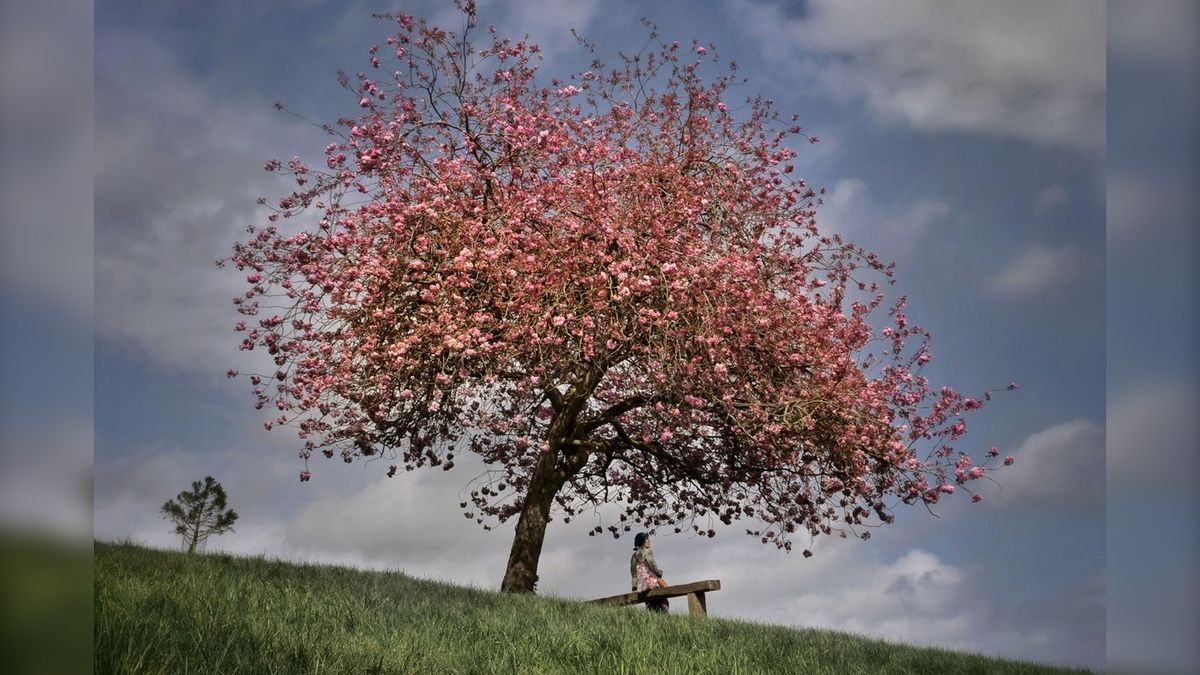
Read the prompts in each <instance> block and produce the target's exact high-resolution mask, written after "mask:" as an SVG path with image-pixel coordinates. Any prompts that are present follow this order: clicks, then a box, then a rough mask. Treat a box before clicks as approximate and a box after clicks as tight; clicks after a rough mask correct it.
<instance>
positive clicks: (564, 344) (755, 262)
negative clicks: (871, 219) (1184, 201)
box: [230, 15, 1015, 554]
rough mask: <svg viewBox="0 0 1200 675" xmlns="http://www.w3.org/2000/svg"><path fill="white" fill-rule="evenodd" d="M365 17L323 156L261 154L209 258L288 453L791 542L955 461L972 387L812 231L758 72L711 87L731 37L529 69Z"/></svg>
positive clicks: (812, 200) (525, 60)
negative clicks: (240, 229)
mask: <svg viewBox="0 0 1200 675" xmlns="http://www.w3.org/2000/svg"><path fill="white" fill-rule="evenodd" d="M392 18H393V19H394V20H395V23H396V26H397V29H398V32H397V33H396V34H395V35H393V36H392V37H391V38H389V39H388V40H387V44H388V45H389V46H390V48H394V50H393V49H389V50H388V51H389V54H390V52H391V51H394V53H395V60H396V61H397V62H398V63H396V64H395V65H394V67H392V66H390V65H389V66H387V67H385V65H386V64H387V63H388V62H389V61H390V60H391V58H392V57H391V56H390V55H389V56H387V57H386V58H385V56H384V54H383V52H381V50H380V48H379V47H375V48H373V49H372V50H371V59H372V66H374V67H376V68H379V69H380V70H381V71H382V72H394V73H395V75H394V77H392V76H388V77H383V78H381V79H378V80H376V79H372V78H368V77H367V76H366V75H365V74H362V73H360V74H359V78H358V79H359V83H358V84H357V85H353V86H352V85H349V80H350V78H349V77H348V76H346V75H343V76H342V78H343V84H346V85H347V87H348V88H349V89H351V90H352V91H354V92H355V96H356V97H357V98H358V103H359V105H360V106H362V109H361V114H360V116H359V117H357V118H354V119H345V120H342V121H341V122H340V126H341V127H342V128H343V130H344V131H343V132H342V133H341V136H342V138H341V139H340V140H338V141H335V142H334V143H331V144H330V145H329V146H328V147H327V148H326V149H325V154H326V157H327V161H326V163H325V165H326V166H327V167H328V171H325V170H320V169H314V168H311V167H309V166H308V165H306V164H304V163H303V162H301V161H300V160H299V159H293V160H292V161H291V162H289V163H287V165H286V166H285V165H284V164H283V163H281V162H278V161H272V162H268V163H267V165H266V168H267V169H268V170H270V171H276V172H281V173H284V174H288V175H291V176H293V177H294V178H295V179H296V181H297V185H298V187H299V189H298V190H297V191H295V192H293V193H291V194H289V195H285V196H284V197H283V198H282V199H281V200H279V201H278V204H279V207H278V208H276V209H273V212H272V213H271V214H270V216H269V218H268V219H269V221H270V222H269V224H268V225H267V226H265V227H263V228H256V227H251V228H250V234H251V236H250V238H249V239H248V240H247V241H246V242H243V243H239V244H237V245H236V246H235V249H234V253H233V255H232V257H231V258H230V261H231V262H232V263H233V264H234V265H235V266H236V268H237V269H238V270H243V271H248V272H249V274H248V276H247V277H246V282H247V283H248V284H249V289H248V290H247V291H246V292H245V294H243V295H241V296H239V297H238V298H236V299H235V300H234V304H235V305H236V306H237V309H238V312H239V313H240V314H241V315H243V316H245V317H260V316H262V314H265V313H273V315H272V316H271V317H270V318H257V326H256V327H248V326H247V324H246V321H250V320H252V319H251V318H247V319H246V320H244V321H239V322H238V324H237V326H236V331H237V332H238V333H240V334H243V336H244V337H243V338H242V342H241V344H242V348H243V349H246V350H257V349H262V350H265V351H266V352H267V354H268V355H269V357H271V359H272V360H273V363H274V365H275V366H276V370H274V371H273V372H267V373H257V374H255V375H254V376H253V378H254V379H253V380H252V381H253V383H254V384H255V388H254V390H253V393H254V395H255V398H256V405H257V406H258V407H259V408H264V407H266V406H268V405H269V406H272V407H274V408H277V409H278V411H279V412H281V413H282V415H280V416H278V417H275V418H273V419H272V420H271V421H270V422H268V423H267V424H268V425H270V426H275V425H290V426H294V427H295V428H296V429H297V430H298V433H299V436H300V438H301V440H302V441H304V451H303V453H302V456H303V457H304V459H305V463H306V464H305V470H304V471H303V472H302V473H301V480H302V481H308V480H309V479H310V477H311V475H312V474H311V473H310V472H309V469H308V467H307V462H308V457H309V456H310V454H311V452H312V451H313V450H318V449H319V450H321V451H322V452H323V453H324V454H325V455H326V456H328V457H332V456H334V455H335V454H339V455H340V456H341V457H342V459H343V460H344V461H346V462H350V461H352V460H353V458H355V457H373V456H379V455H383V456H386V457H389V458H391V459H392V460H394V462H395V463H393V464H390V468H389V470H388V475H393V474H395V472H396V470H397V467H399V466H402V467H403V468H404V469H405V470H412V469H414V468H417V467H421V466H440V467H442V468H443V469H449V468H451V467H453V465H454V458H455V453H458V452H462V451H464V450H470V451H472V452H474V453H476V454H478V455H479V456H480V457H481V458H482V459H483V461H484V462H485V463H486V464H488V465H489V466H490V467H492V473H491V476H490V480H488V481H487V483H486V484H485V485H482V486H480V487H478V488H477V489H476V490H474V491H473V492H472V495H471V502H472V503H473V505H474V508H473V510H472V511H471V512H470V513H469V516H470V517H474V516H475V514H476V512H478V514H479V516H478V517H477V518H475V519H476V520H478V521H479V522H480V523H481V524H482V523H483V522H484V517H494V518H497V519H499V520H500V521H504V520H506V519H508V518H509V517H512V516H514V515H516V514H518V513H520V512H521V510H522V509H523V508H524V506H525V504H526V500H527V498H528V497H529V495H530V494H533V493H536V494H539V495H542V494H546V493H547V490H550V492H549V494H550V495H552V497H553V506H554V508H555V509H556V510H559V511H561V512H562V513H564V514H565V517H566V518H568V519H569V518H570V517H573V516H575V515H576V514H577V513H578V512H579V511H580V510H581V509H583V508H587V507H589V506H591V505H594V504H597V503H600V502H605V501H617V500H620V501H621V502H623V503H625V504H628V505H629V506H628V507H627V510H626V512H625V513H624V514H622V515H621V517H620V521H619V522H618V523H616V524H613V525H611V526H610V527H609V531H610V532H611V533H612V534H613V535H614V536H619V534H620V533H621V532H626V531H629V530H630V528H631V526H632V525H633V524H634V523H640V524H642V525H644V526H647V527H655V526H661V525H671V526H674V527H676V528H680V527H682V526H683V525H684V523H689V522H690V523H691V527H692V528H693V530H694V531H695V532H697V533H701V534H711V533H712V532H713V530H712V529H711V527H706V526H704V524H703V522H698V521H703V520H705V519H707V520H710V521H711V520H712V519H716V520H720V521H722V522H725V523H729V522H732V521H733V520H735V519H740V518H752V519H756V520H758V521H760V522H763V523H765V524H766V530H765V531H763V530H757V531H753V530H751V531H749V532H750V533H751V534H753V535H754V536H756V537H759V538H761V539H762V540H763V541H764V542H771V543H774V544H776V545H777V546H780V547H781V548H787V549H790V548H791V536H790V535H792V534H794V533H796V532H801V531H802V532H807V533H808V534H809V535H811V536H816V535H819V534H830V533H832V532H834V531H835V530H837V531H839V532H840V533H842V534H845V533H846V532H847V531H850V532H853V531H855V530H854V528H855V526H860V525H864V524H868V523H869V522H870V521H871V519H872V518H874V519H876V520H878V521H879V522H891V521H892V520H893V518H894V516H893V515H892V512H891V511H892V509H893V508H894V506H895V505H896V504H897V503H899V502H909V503H911V502H913V501H918V500H920V501H924V502H925V503H933V502H936V501H937V499H938V498H939V496H940V495H950V494H954V492H955V485H956V484H957V485H962V484H965V483H966V482H968V481H973V480H976V479H979V478H981V477H983V476H984V474H985V468H984V466H982V465H975V464H973V463H971V462H970V460H969V458H967V460H966V463H964V461H963V457H965V455H956V454H955V452H954V451H953V449H952V448H950V447H948V446H946V443H947V442H951V441H958V440H960V439H961V437H962V436H963V435H964V434H965V433H966V430H967V429H966V423H965V421H964V420H963V417H962V416H963V414H964V413H967V412H971V411H974V410H977V409H978V408H980V407H982V405H983V403H982V402H981V401H979V400H977V399H975V398H970V397H964V396H962V395H961V394H959V393H958V392H956V391H954V390H953V389H951V388H949V387H942V388H940V389H935V388H933V387H931V386H930V384H929V382H928V380H927V378H925V377H924V376H922V375H921V374H920V369H921V366H923V365H924V364H925V363H927V362H929V360H930V359H931V356H930V354H929V350H928V342H929V335H928V334H927V333H926V332H925V331H924V329H922V328H921V327H919V326H915V325H912V324H911V323H910V322H909V319H908V318H907V317H906V315H905V313H904V310H905V306H906V299H905V298H900V299H899V300H898V301H897V302H895V303H894V304H893V305H892V306H891V307H890V309H889V310H888V313H887V317H886V318H881V317H879V316H878V314H879V313H880V312H879V311H877V310H880V308H881V307H882V306H883V303H884V299H885V296H884V294H883V293H882V291H881V287H880V283H879V282H881V281H882V282H890V281H891V277H892V266H891V265H890V264H887V263H885V262H883V261H881V260H880V259H879V258H878V257H877V256H876V255H875V254H873V253H870V252H867V251H865V250H863V249H861V248H859V247H857V246H855V245H853V244H850V243H847V242H845V241H843V240H842V239H841V237H840V236H838V235H825V234H822V233H821V232H820V231H819V229H818V227H817V224H816V209H817V206H818V204H819V203H820V195H821V192H823V191H814V190H813V189H811V188H809V187H808V185H807V183H806V182H805V181H804V180H803V179H800V178H796V177H794V176H793V168H794V166H793V162H794V160H795V158H796V157H797V152H796V151H795V150H794V149H792V147H791V145H789V142H790V141H792V140H804V141H814V142H815V140H816V139H815V138H810V137H807V136H804V135H803V134H802V132H801V129H800V127H799V126H797V125H796V124H795V117H792V118H791V119H790V120H786V121H785V120H784V119H783V118H781V116H780V115H779V114H778V113H777V112H776V111H775V110H774V107H773V104H772V102H770V101H768V100H763V99H750V100H749V101H747V102H746V104H745V105H741V106H739V107H740V109H741V110H740V112H739V113H738V114H737V115H736V116H735V115H734V114H733V113H732V112H730V108H731V107H733V106H732V105H727V102H728V103H732V100H731V97H732V96H733V93H732V91H730V87H731V86H732V85H733V84H735V83H736V82H738V80H739V78H738V75H737V71H736V68H735V67H733V66H732V64H730V66H729V67H728V69H727V70H725V71H724V74H719V73H718V74H716V75H714V76H712V77H711V79H707V80H706V79H705V77H704V76H703V70H702V69H701V65H702V64H701V62H697V61H688V62H686V63H685V62H684V61H682V60H681V59H680V56H679V53H678V51H677V47H676V46H675V45H667V44H664V43H661V42H658V38H657V33H654V32H652V33H651V36H652V38H653V40H654V44H657V45H658V50H657V51H655V52H653V54H651V55H650V56H649V57H647V58H643V59H641V60H638V59H632V58H629V59H623V60H622V61H621V62H620V63H619V64H617V65H616V66H613V67H606V66H604V64H602V63H601V62H599V61H597V62H595V63H593V64H592V67H591V68H590V69H589V70H588V71H586V72H584V73H580V74H578V75H576V76H573V77H571V78H569V81H555V82H551V83H550V84H549V85H548V86H539V85H538V84H537V82H536V75H537V70H536V64H535V59H536V57H537V55H538V50H537V48H536V46H535V45H532V44H529V43H527V42H525V41H523V40H521V41H512V40H509V39H505V38H501V37H498V36H497V35H496V34H495V33H494V32H493V33H492V36H491V38H490V44H487V45H486V46H485V47H484V48H482V49H477V48H476V47H475V46H473V45H470V44H469V43H466V42H464V40H465V38H464V37H461V36H453V35H451V34H449V33H447V32H445V31H442V30H440V29H437V28H435V27H432V26H429V25H428V24H426V23H425V22H424V21H422V20H414V19H412V18H411V17H407V16H403V15H400V16H394V17H392ZM694 51H695V54H696V55H698V56H700V57H704V56H705V55H706V52H707V51H708V50H706V49H705V48H704V47H701V46H699V45H696V46H695V48H694ZM464 55H465V56H464ZM702 61H703V59H702ZM381 64H383V65H381ZM348 158H349V159H348ZM281 221H283V222H288V223H289V224H290V225H289V227H288V228H283V227H282V225H281ZM871 275H875V278H877V279H878V281H874V282H871V283H866V282H864V281H862V279H864V278H870V276H871ZM852 293H854V294H855V295H854V296H853V297H864V298H867V299H865V300H853V299H852V295H851V294H852ZM268 310H270V311H269V312H268ZM877 344H882V347H880V348H876V347H875V345H877ZM235 375H236V373H235V372H233V371H231V376H235ZM265 383H270V386H267V384H265ZM1014 386H1015V385H1014ZM1010 388H1011V386H1010ZM987 398H988V399H990V394H988V396H987ZM922 446H925V450H924V451H923V450H922V449H921V447H922ZM996 454H997V453H995V452H989V453H988V456H989V458H990V457H995V456H996ZM1010 463H1011V457H1009V458H1006V459H1005V464H1010ZM531 491H533V492H531ZM974 496H976V495H975V494H974V493H973V497H974ZM464 508H466V506H465V503H464ZM805 553H806V554H807V553H808V551H806V552H805Z"/></svg>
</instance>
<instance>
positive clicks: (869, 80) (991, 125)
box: [732, 0, 1105, 151]
mask: <svg viewBox="0 0 1200 675" xmlns="http://www.w3.org/2000/svg"><path fill="white" fill-rule="evenodd" d="M732 9H733V11H734V12H736V13H737V14H738V15H739V16H743V17H745V18H746V20H747V22H748V25H749V27H750V30H751V31H752V32H753V33H754V35H756V36H757V37H758V38H759V39H760V41H761V44H762V46H763V47H762V48H763V50H764V52H765V53H766V54H767V55H768V57H771V58H774V59H776V60H779V61H781V62H787V63H788V64H789V65H790V66H792V67H795V63H796V61H797V59H799V60H800V62H801V63H802V68H803V72H805V73H807V74H810V75H812V76H815V77H816V78H817V79H818V80H819V81H821V82H823V83H824V84H825V85H826V86H827V87H828V88H829V89H830V90H831V91H832V92H833V93H834V94H835V95H837V96H840V97H843V98H845V99H846V100H861V101H863V102H864V103H865V104H866V105H867V107H868V108H869V109H870V111H871V112H872V113H873V114H874V115H875V117H876V118H877V119H879V120H880V121H883V122H889V123H901V124H906V125H909V126H912V127H914V128H917V129H925V130H961V131H969V132H981V133H987V134H996V135H1001V136H1009V137H1015V138H1021V139H1026V140H1030V141H1034V142H1038V143H1045V144H1050V145H1065V146H1071V147H1077V148H1084V149H1088V150H1091V151H1102V150H1103V148H1104V139H1105V51H1104V44H1105V13H1104V6H1103V4H1099V3H1095V2H1090V1H1088V0H1083V1H1081V2H1056V3H1041V2H1031V1H1027V2H1019V3H1012V2H1009V3H985V2H978V3H950V4H946V3H938V2H934V1H933V0H902V1H899V2H896V1H891V2H889V1H885V0H878V1H872V2H853V3H845V2H835V1H833V0H812V2H810V3H808V5H807V12H806V13H805V15H804V16H802V17H800V18H789V17H787V16H785V15H784V13H783V12H782V11H781V9H780V7H779V5H777V4H775V3H766V4H758V3H754V2H750V0H734V1H733V2H732Z"/></svg>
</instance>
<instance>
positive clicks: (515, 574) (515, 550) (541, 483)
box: [500, 462, 557, 593]
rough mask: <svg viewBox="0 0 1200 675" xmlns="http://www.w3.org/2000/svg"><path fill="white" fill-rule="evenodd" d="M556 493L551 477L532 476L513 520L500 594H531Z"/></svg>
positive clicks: (536, 577) (535, 582)
mask: <svg viewBox="0 0 1200 675" xmlns="http://www.w3.org/2000/svg"><path fill="white" fill-rule="evenodd" d="M540 464H541V462H539V465H540ZM539 468H540V466H539ZM551 468H553V464H551ZM538 473H539V474H540V473H541V472H540V471H539V472H538ZM556 492H557V489H556V486H555V485H554V484H553V476H551V475H548V476H535V477H534V481H533V483H531V484H530V486H529V492H528V493H526V495H525V506H524V508H523V509H521V515H520V516H519V517H518V518H517V532H516V535H515V536H514V537H513V545H512V551H511V552H510V553H509V554H508V567H507V568H506V569H505V571H504V581H503V582H502V583H501V584H500V590H501V591H504V592H506V593H533V592H534V590H535V587H536V585H537V579H538V574H537V568H538V559H539V558H541V556H542V542H543V541H544V540H545V538H546V525H547V523H548V522H549V521H548V519H549V517H550V505H551V504H552V503H553V501H554V495H555V493H556Z"/></svg>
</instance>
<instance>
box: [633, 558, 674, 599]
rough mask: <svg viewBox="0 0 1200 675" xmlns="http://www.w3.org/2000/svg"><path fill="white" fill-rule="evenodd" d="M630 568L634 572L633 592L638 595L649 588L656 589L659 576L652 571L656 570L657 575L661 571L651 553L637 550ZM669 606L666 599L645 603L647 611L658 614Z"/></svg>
mask: <svg viewBox="0 0 1200 675" xmlns="http://www.w3.org/2000/svg"><path fill="white" fill-rule="evenodd" d="M632 567H633V571H634V576H633V590H635V591H638V592H639V593H640V592H641V591H646V590H650V589H651V588H658V578H659V575H657V574H655V573H654V570H655V569H658V571H659V573H661V572H662V570H661V569H659V568H658V563H657V561H655V560H654V554H653V553H650V552H649V551H647V550H646V549H638V550H637V551H635V552H634V554H633V560H632ZM669 605H670V603H669V602H668V601H667V599H666V598H662V599H659V600H653V601H651V602H647V603H646V607H647V609H651V610H656V611H660V612H665V611H667V609H668V607H669Z"/></svg>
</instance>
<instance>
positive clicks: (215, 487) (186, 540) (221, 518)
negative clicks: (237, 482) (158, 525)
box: [162, 476, 238, 553]
mask: <svg viewBox="0 0 1200 675" xmlns="http://www.w3.org/2000/svg"><path fill="white" fill-rule="evenodd" d="M226 499H227V496H226V494H225V488H224V487H222V486H221V484H220V483H218V482H217V481H215V480H213V477H212V476H205V477H204V482H203V483H201V482H200V481H192V489H191V491H190V492H189V491H188V490H184V491H183V492H180V493H179V494H178V495H176V497H175V499H170V500H168V501H167V502H166V503H165V504H163V506H162V512H163V517H165V518H167V519H169V520H171V521H172V522H174V523H175V534H178V535H179V536H181V537H183V545H184V546H186V547H187V552H188V553H195V552H196V547H197V546H199V545H201V544H203V543H204V542H205V541H206V540H207V539H208V538H209V536H211V535H214V534H222V533H224V532H233V523H234V521H236V520H237V519H238V514H237V511H234V510H232V509H230V510H226V509H225V506H226Z"/></svg>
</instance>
